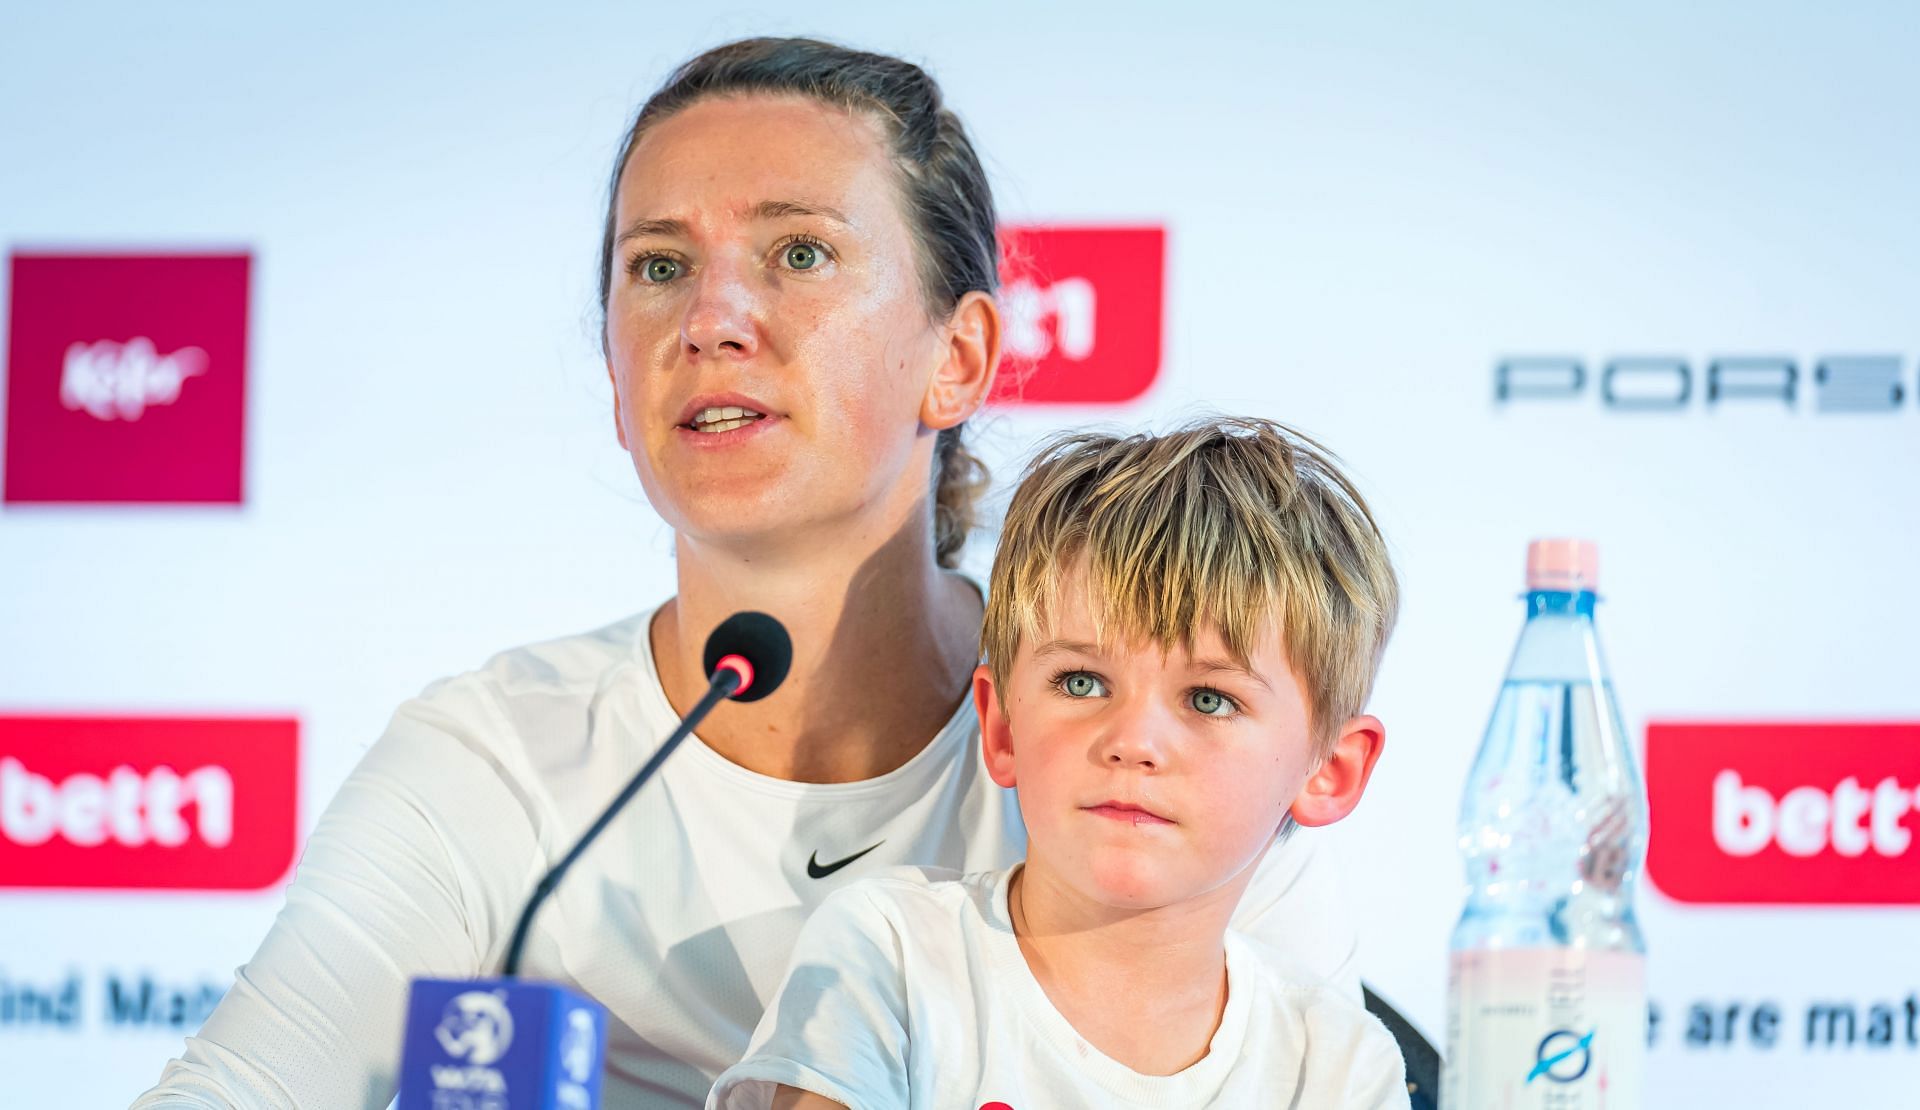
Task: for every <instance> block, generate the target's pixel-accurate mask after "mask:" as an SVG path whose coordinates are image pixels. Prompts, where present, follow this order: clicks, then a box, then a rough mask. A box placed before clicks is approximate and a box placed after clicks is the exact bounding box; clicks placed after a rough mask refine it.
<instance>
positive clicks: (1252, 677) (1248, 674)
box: [1193, 659, 1273, 694]
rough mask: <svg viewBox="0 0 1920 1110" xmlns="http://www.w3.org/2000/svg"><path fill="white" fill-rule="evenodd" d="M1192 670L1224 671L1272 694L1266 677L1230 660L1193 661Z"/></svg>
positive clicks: (1270, 684) (1271, 687)
mask: <svg viewBox="0 0 1920 1110" xmlns="http://www.w3.org/2000/svg"><path fill="white" fill-rule="evenodd" d="M1193 669H1194V670H1197V671H1201V672H1204V673H1212V672H1214V671H1225V672H1226V673H1228V674H1237V675H1239V676H1241V677H1242V678H1245V679H1247V680H1249V681H1252V682H1257V683H1259V684H1260V688H1261V689H1263V690H1265V691H1266V692H1267V693H1269V694H1271V693H1273V683H1271V682H1268V681H1267V676H1266V675H1263V674H1261V673H1260V672H1258V671H1255V670H1251V669H1249V668H1247V667H1243V666H1241V665H1240V664H1238V663H1235V662H1234V661H1233V660H1231V659H1195V660H1194V661H1193Z"/></svg>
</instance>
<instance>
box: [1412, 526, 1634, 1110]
mask: <svg viewBox="0 0 1920 1110" xmlns="http://www.w3.org/2000/svg"><path fill="white" fill-rule="evenodd" d="M1598 571H1599V556H1598V553H1597V552H1596V551H1595V548H1594V545H1593V544H1592V543H1589V542H1587V541H1584V540H1539V541H1536V542H1534V543H1533V544H1532V545H1531V546H1530V547H1529V548H1528V549H1527V623H1526V626H1525V627H1524V628H1522V629H1521V631H1520V643H1519V645H1518V646H1516V647H1515V648H1514V652H1513V661H1512V663H1510V664H1509V665H1508V667H1507V679H1506V684H1505V685H1504V686H1502V687H1501V688H1500V700H1499V701H1498V702H1497V703H1496V704H1495V705H1494V709H1493V719H1492V720H1491V721H1489V722H1488V723H1487V733H1486V736H1485V738H1484V739H1482V740H1481V742H1480V753H1479V755H1478V756H1476V757H1475V759H1474V763H1473V772H1472V774H1471V775H1470V776H1469V777H1468V780H1467V788H1466V793H1465V795H1464V797H1462V799H1461V802H1460V853H1461V855H1462V856H1463V857H1464V859H1465V861H1466V868H1467V883H1468V888H1469V892H1468V895H1467V905H1466V909H1465V910H1464V911H1463V912H1462V913H1461V915H1460V923H1459V924H1458V925H1457V926H1455V927H1454V930H1453V944H1452V969H1451V970H1452V973H1451V975H1450V976H1449V980H1448V989H1447V1057H1446V1066H1445V1069H1444V1075H1443V1079H1442V1082H1441V1093H1440V1105H1441V1107H1442V1108H1443V1110H1603V1108H1609V1110H1630V1108H1633V1107H1637V1106H1639V1105H1640V1094H1641V1083H1642V1074H1643V1072H1644V1070H1645V1062H1646V1045H1647V1002H1646V980H1645V969H1644V967H1645V959H1646V957H1645V952H1646V948H1645V945H1644V944H1643V943H1642V941H1641V938H1640V926H1639V924H1638V923H1637V922H1636V921H1635V920H1634V916H1633V882H1634V879H1635V877H1636V876H1638V874H1639V872H1640V863H1641V860H1642V858H1643V857H1644V855H1645V852H1646V830H1647V804H1646V795H1645V794H1644V792H1643V791H1642V789H1641V785H1640V776H1639V774H1638V773H1637V772H1636V771H1635V770H1634V765H1633V755H1632V748H1631V745H1629V744H1628V742H1627V734H1626V730H1625V729H1624V728H1622V727H1621V724H1620V709H1619V707H1618V706H1617V705H1616V704H1615V703H1614V698H1613V685H1612V683H1611V682H1609V681H1608V679H1607V670H1606V665H1605V664H1604V663H1603V662H1602V661H1601V658H1600V641H1599V639H1598V638H1597V636H1596V635H1595V632H1594V624H1593V607H1594V601H1595V590H1596V587H1597V586H1598V582H1599V573H1598Z"/></svg>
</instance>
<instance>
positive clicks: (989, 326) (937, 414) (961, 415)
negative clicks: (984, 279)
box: [920, 290, 1000, 431]
mask: <svg viewBox="0 0 1920 1110" xmlns="http://www.w3.org/2000/svg"><path fill="white" fill-rule="evenodd" d="M944 335H945V337H946V349H945V351H944V355H945V357H944V358H942V359H941V361H940V365H938V366H936V367H935V368H934V371H933V378H932V380H930V381H929V382H927V392H926V395H925V396H924V397H922V398H921V400H920V423H921V424H923V425H925V426H927V427H929V428H932V429H934V430H935V431H944V430H946V429H948V428H951V427H953V426H954V425H956V424H959V423H961V422H963V421H965V420H966V419H967V418H968V417H969V416H972V415H973V414H974V413H976V412H978V411H979V410H980V406H981V405H984V404H986V402H987V394H988V393H990V392H991V391H992V390H993V376H994V374H995V373H996V372H997V371H998V370H999V369H1000V306H999V305H998V304H996V303H995V302H994V299H993V298H992V297H990V296H988V295H987V294H985V293H982V292H980V291H978V290H975V291H974V292H971V293H968V294H967V295H966V296H964V297H961V298H960V303H959V304H957V305H955V306H954V309H953V315H951V316H950V317H948V318H947V324H946V327H945V329H944Z"/></svg>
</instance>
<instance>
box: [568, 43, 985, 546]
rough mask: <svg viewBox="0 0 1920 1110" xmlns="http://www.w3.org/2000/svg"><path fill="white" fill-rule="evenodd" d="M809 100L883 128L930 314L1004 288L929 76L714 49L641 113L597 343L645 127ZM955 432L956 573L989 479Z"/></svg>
mask: <svg viewBox="0 0 1920 1110" xmlns="http://www.w3.org/2000/svg"><path fill="white" fill-rule="evenodd" d="M752 93H761V94H770V95H776V96H806V97H812V98H814V99H815V100H819V101H823V102H825V103H827V104H831V105H834V106H835V107H840V108H846V109H850V110H855V111H859V112H863V113H865V114H866V115H867V116H869V117H870V118H872V119H874V120H877V121H878V122H879V123H880V125H881V126H882V127H883V128H884V129H885V132H886V136H887V140H888V143H889V146H890V149H891V151H892V154H893V163H894V166H895V167H896V168H897V169H898V170H899V171H900V195H901V198H902V200H903V202H904V206H905V210H906V211H905V215H906V217H907V224H908V226H909V227H910V229H911V230H912V233H913V241H914V254H915V255H916V259H917V262H918V269H919V276H920V288H921V292H922V294H923V295H924V296H925V298H926V302H927V311H928V314H929V315H930V316H931V317H932V318H933V319H936V320H943V319H945V318H946V317H947V316H948V315H949V314H951V313H952V312H953V309H954V307H955V306H956V305H958V304H959V303H960V298H961V297H962V296H965V295H966V294H967V293H970V292H973V291H974V290H979V291H981V292H984V293H993V292H994V291H996V290H997V289H998V288H999V286H1000V272H999V247H998V242H997V240H996V237H995V229H994V216H993V193H992V191H991V190H990V189H989V188H988V186H987V175H986V172H985V171H984V170H982V169H981V168H980V159H979V158H978V157H977V156H976V155H975V154H974V152H973V144H972V143H970V142H969V141H968V140H967V132H966V129H965V128H964V127H963V126H961V123H960V118H959V117H958V116H956V115H954V114H953V113H952V112H951V111H949V110H948V109H947V108H946V107H945V106H943V105H942V103H941V99H940V86H939V85H938V84H936V83H935V82H934V80H933V78H932V77H929V76H928V75H927V73H926V71H925V70H923V69H921V68H920V67H919V66H916V65H914V64H912V63H911V62H905V61H901V60H900V59H899V58H894V57H889V56H888V55H885V54H868V53H864V52H861V51H858V50H851V49H848V48H847V47H844V46H838V45H835V44H833V43H830V42H821V41H818V40H816V39H776V38H756V39H742V40H741V41H739V42H730V43H727V44H726V45H724V46H716V47H714V48H713V49H712V50H709V51H707V52H706V53H704V54H701V55H700V56H699V57H697V58H694V59H692V60H691V61H688V62H687V63H685V64H684V65H682V66H681V67H680V68H679V69H676V70H674V71H673V74H672V75H671V76H669V77H668V78H667V80H666V83H665V84H663V85H661V86H660V89H659V91H658V92H655V93H654V94H653V96H652V97H651V98H650V99H648V101H647V102H646V104H644V105H642V106H641V108H640V114H639V115H638V116H636V117H635V118H634V121H633V126H632V127H631V128H629V129H628V131H627V139H626V142H625V143H624V144H622V145H621V148H620V156H619V157H618V158H617V159H615V160H614V163H613V175H612V178H611V179H610V181H609V182H608V185H607V223H606V231H605V234H604V235H603V237H602V238H601V242H600V313H601V328H600V334H601V342H602V343H603V344H604V343H605V342H606V310H607V297H608V295H609V294H610V293H611V292H612V280H613V238H614V234H615V228H614V226H613V221H614V203H615V199H616V197H617V195H618V193H619V188H620V175H621V173H622V171H624V170H625V169H626V166H627V159H628V158H629V157H631V156H632V154H633V148H634V147H635V146H637V145H639V142H640V137H641V136H642V135H644V134H645V133H646V131H647V128H649V127H651V126H653V125H654V124H656V123H658V122H660V121H661V120H663V119H665V118H667V117H668V116H670V115H672V114H674V113H675V112H678V111H680V110H681V109H682V108H685V107H687V106H688V105H690V104H692V103H694V102H695V101H697V100H701V99H703V98H705V97H709V96H725V95H730V94H731V95H738V94H752ZM964 427H965V425H956V426H955V427H952V428H947V429H945V430H943V431H941V432H940V434H939V437H938V438H937V440H936V441H935V458H934V474H933V481H934V498H933V505H934V550H935V554H936V557H937V558H938V559H939V562H940V565H941V566H943V567H947V568H949V569H951V568H953V567H955V566H957V565H958V564H959V559H960V549H961V547H962V546H963V545H964V544H965V543H966V539H967V534H968V533H969V532H971V531H972V530H973V527H974V524H975V520H974V515H975V511H976V506H977V504H978V502H979V500H980V497H981V495H982V494H983V493H984V492H985V491H986V488H987V468H986V466H985V464H983V463H981V462H980V460H979V459H977V458H975V457H974V456H973V454H972V453H971V452H969V451H968V450H967V448H966V446H965V445H964V444H963V443H962V442H961V430H962V428H964Z"/></svg>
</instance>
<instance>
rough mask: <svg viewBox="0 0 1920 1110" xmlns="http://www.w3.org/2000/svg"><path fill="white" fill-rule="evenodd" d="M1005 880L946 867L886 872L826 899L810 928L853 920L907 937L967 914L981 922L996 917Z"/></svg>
mask: <svg viewBox="0 0 1920 1110" xmlns="http://www.w3.org/2000/svg"><path fill="white" fill-rule="evenodd" d="M1006 876H1007V872H1006V871H1004V870H1001V871H977V872H973V873H971V874H963V873H961V872H959V871H954V870H952V869H950V868H945V867H919V866H904V867H889V868H886V869H885V870H882V871H876V872H874V873H873V874H871V875H864V876H862V877H860V878H858V879H855V880H854V881H853V882H850V883H848V884H847V885H845V886H843V887H841V888H840V889H838V890H836V891H834V892H833V893H832V894H829V895H827V897H826V899H825V900H824V901H822V902H821V903H820V906H819V908H818V909H816V910H814V912H813V916H812V917H811V918H809V919H808V925H809V927H811V926H813V924H814V923H815V922H817V921H820V920H822V918H825V919H827V920H828V921H836V920H839V921H844V920H845V919H849V918H851V919H853V920H855V921H861V922H866V923H868V924H869V925H879V924H880V923H882V922H884V923H886V924H887V925H889V926H891V927H892V929H893V931H896V932H904V933H910V934H917V933H918V931H919V930H923V929H928V928H930V927H933V928H937V927H939V926H944V927H945V928H946V929H949V930H950V929H952V928H953V926H954V924H955V923H956V921H964V920H966V919H967V917H968V914H967V912H966V911H968V910H971V911H972V912H973V914H975V915H977V916H978V917H981V918H987V919H991V918H993V917H995V916H997V915H996V914H995V912H994V903H995V900H996V897H997V893H998V891H999V889H1000V887H1001V885H1002V884H1003V883H1004V882H1005V881H1006Z"/></svg>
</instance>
